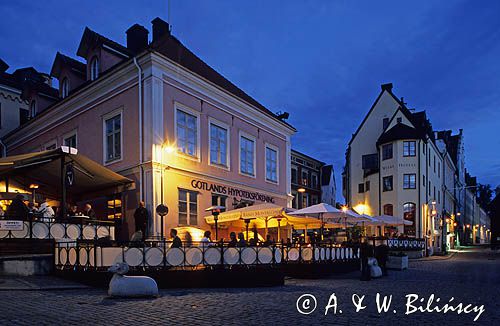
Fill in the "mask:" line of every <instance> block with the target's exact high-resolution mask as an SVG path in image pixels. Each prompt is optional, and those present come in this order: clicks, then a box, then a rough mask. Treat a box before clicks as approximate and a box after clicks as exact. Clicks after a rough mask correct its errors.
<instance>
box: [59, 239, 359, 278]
mask: <svg viewBox="0 0 500 326" xmlns="http://www.w3.org/2000/svg"><path fill="white" fill-rule="evenodd" d="M356 259H359V249H358V248H354V247H346V246H343V247H340V246H338V245H327V244H324V245H323V244H322V245H313V246H311V245H302V246H286V245H282V244H273V245H271V246H248V247H230V246H228V244H227V243H213V244H209V245H208V244H206V243H205V244H204V243H192V244H191V245H190V246H186V245H183V246H182V247H179V248H173V247H172V242H170V241H146V242H129V243H123V244H118V243H116V242H112V243H111V244H105V245H101V244H99V241H74V242H65V243H56V248H55V266H56V268H57V269H59V270H98V271H99V270H106V269H107V268H108V267H109V266H111V265H113V264H115V263H118V262H125V263H127V264H128V265H129V266H130V268H132V269H136V270H161V269H197V268H206V267H216V266H217V267H223V268H233V267H235V266H255V265H267V266H274V265H279V264H305V263H307V264H311V263H327V262H347V261H353V260H356Z"/></svg>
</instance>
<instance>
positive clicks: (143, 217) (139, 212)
mask: <svg viewBox="0 0 500 326" xmlns="http://www.w3.org/2000/svg"><path fill="white" fill-rule="evenodd" d="M145 206H146V205H145V203H144V202H143V201H140V202H139V207H137V209H136V210H135V212H134V220H135V232H138V231H141V233H142V241H144V240H145V239H146V226H147V222H148V218H149V214H148V210H147V209H146V207H145Z"/></svg>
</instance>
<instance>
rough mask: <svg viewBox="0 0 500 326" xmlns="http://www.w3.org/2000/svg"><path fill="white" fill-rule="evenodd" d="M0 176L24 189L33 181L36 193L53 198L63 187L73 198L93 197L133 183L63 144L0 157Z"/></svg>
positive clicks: (130, 185) (130, 187) (120, 190)
mask: <svg viewBox="0 0 500 326" xmlns="http://www.w3.org/2000/svg"><path fill="white" fill-rule="evenodd" d="M0 179H4V180H6V182H8V183H10V184H14V183H15V184H16V185H18V186H20V187H21V188H24V189H29V188H30V185H32V184H36V185H37V187H38V189H37V192H39V193H43V194H44V195H46V196H48V197H53V198H57V197H62V196H63V192H65V191H66V190H67V189H68V191H69V192H70V193H71V195H72V196H73V198H96V197H98V196H100V195H105V194H111V193H120V192H123V191H125V190H128V189H132V188H133V186H134V182H133V181H132V180H130V179H128V178H126V177H124V176H122V175H120V174H118V173H116V172H113V171H111V170H110V169H108V168H106V167H104V166H102V165H100V164H99V163H97V162H94V161H92V160H91V159H89V158H87V157H85V156H84V155H81V154H78V150H77V149H75V148H71V147H67V146H61V147H60V148H57V149H53V150H48V151H43V152H36V153H28V154H21V155H14V156H7V157H3V158H0ZM63 179H64V180H65V182H63ZM66 188H67V189H66Z"/></svg>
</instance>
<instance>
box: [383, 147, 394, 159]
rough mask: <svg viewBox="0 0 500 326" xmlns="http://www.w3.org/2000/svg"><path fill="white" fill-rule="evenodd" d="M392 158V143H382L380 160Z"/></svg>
mask: <svg viewBox="0 0 500 326" xmlns="http://www.w3.org/2000/svg"><path fill="white" fill-rule="evenodd" d="M391 158H392V144H385V145H382V160H388V159H391Z"/></svg>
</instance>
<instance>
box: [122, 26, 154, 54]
mask: <svg viewBox="0 0 500 326" xmlns="http://www.w3.org/2000/svg"><path fill="white" fill-rule="evenodd" d="M126 33H127V49H129V50H130V51H132V53H133V54H137V53H139V52H141V51H142V50H144V49H145V48H146V47H147V46H148V34H149V32H148V30H147V29H146V28H145V27H144V26H141V25H139V24H134V25H132V27H130V28H129V29H127V32H126Z"/></svg>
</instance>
